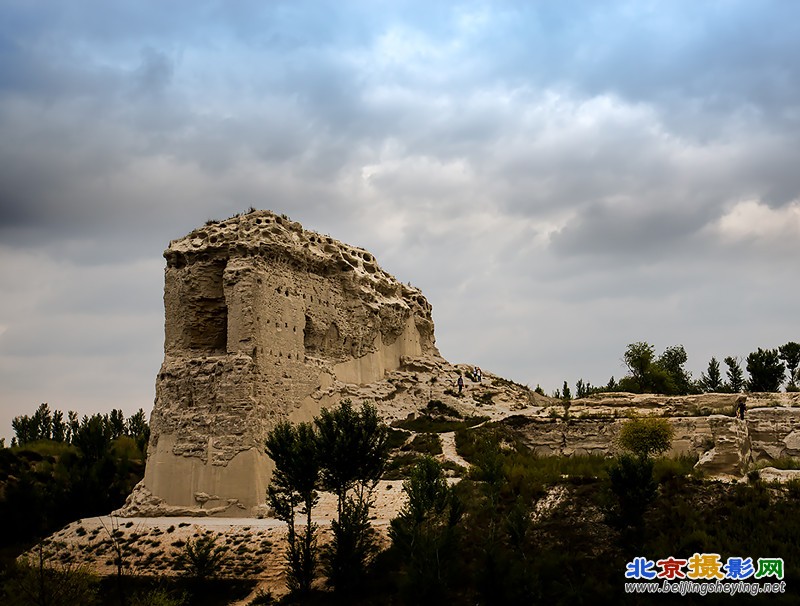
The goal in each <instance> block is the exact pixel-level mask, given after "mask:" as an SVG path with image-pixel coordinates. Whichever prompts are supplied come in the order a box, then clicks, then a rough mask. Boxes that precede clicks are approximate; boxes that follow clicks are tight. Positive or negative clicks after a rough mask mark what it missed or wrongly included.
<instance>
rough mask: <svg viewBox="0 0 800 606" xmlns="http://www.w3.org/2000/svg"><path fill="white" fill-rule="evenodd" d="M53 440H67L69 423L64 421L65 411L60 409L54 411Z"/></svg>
mask: <svg viewBox="0 0 800 606" xmlns="http://www.w3.org/2000/svg"><path fill="white" fill-rule="evenodd" d="M52 440H53V441H54V442H66V440H67V424H66V423H64V413H63V412H61V411H60V410H56V411H55V412H53V423H52Z"/></svg>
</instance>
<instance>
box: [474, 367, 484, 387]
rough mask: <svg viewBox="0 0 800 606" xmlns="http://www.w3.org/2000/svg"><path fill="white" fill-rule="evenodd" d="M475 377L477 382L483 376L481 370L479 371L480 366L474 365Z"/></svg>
mask: <svg viewBox="0 0 800 606" xmlns="http://www.w3.org/2000/svg"><path fill="white" fill-rule="evenodd" d="M475 378H476V379H477V380H478V383H480V382H481V378H483V372H482V371H481V367H480V366H476V367H475Z"/></svg>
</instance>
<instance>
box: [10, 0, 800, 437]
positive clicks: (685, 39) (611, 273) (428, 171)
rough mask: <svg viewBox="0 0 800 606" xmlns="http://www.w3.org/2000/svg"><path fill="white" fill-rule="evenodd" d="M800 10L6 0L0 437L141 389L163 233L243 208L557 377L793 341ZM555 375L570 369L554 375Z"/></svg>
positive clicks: (447, 348)
mask: <svg viewBox="0 0 800 606" xmlns="http://www.w3.org/2000/svg"><path fill="white" fill-rule="evenodd" d="M798 22H800V3H797V2H788V1H783V0H777V1H769V0H764V1H761V2H751V1H745V0H743V1H735V0H730V1H714V0H708V1H704V2H696V1H694V0H687V1H681V0H670V1H664V2H658V1H647V0H639V1H619V2H611V1H608V2H606V1H599V0H598V1H595V0H592V1H588V0H587V1H585V2H581V1H559V2H510V1H509V2H430V1H427V2H420V1H406V2H404V1H395V2H383V1H381V0H372V1H362V2H354V1H347V0H336V1H330V2H328V1H324V0H319V1H313V2H312V1H298V0H292V1H287V2H283V1H278V0H273V1H270V2H264V1H263V0H252V1H249V0H236V1H229V2H222V1H219V2H207V1H203V0H192V1H188V0H172V1H171V2H170V3H168V4H165V3H163V2H154V1H152V2H151V1H144V0H136V1H119V0H74V1H71V2H44V1H37V0H0V437H6V440H7V443H8V441H9V439H10V436H11V435H12V431H11V419H12V418H13V417H14V416H16V415H19V414H30V413H32V412H33V411H34V410H35V408H36V407H37V406H38V404H39V403H40V402H48V403H49V404H50V407H51V408H55V409H60V410H63V411H66V410H76V411H78V412H79V413H81V414H84V413H89V414H91V413H92V412H107V411H109V410H110V409H111V408H122V409H123V410H124V411H125V413H126V414H131V413H133V412H135V411H136V410H137V409H139V408H143V409H144V410H145V411H147V412H149V411H150V410H151V409H152V404H153V398H154V392H155V377H156V373H157V372H158V368H159V366H160V364H161V361H162V359H163V330H164V329H163V326H164V315H163V314H164V312H163V300H162V296H163V268H164V259H163V257H162V253H163V250H164V249H165V248H166V247H167V246H168V244H169V241H170V240H172V239H176V238H180V237H182V236H184V235H185V234H187V233H188V232H189V231H191V230H192V229H194V228H195V227H198V226H200V225H202V224H203V223H204V222H205V221H206V220H207V219H224V218H227V217H229V216H231V215H233V214H234V213H237V212H241V211H243V210H245V209H247V208H248V207H250V206H253V207H256V208H259V209H271V210H273V211H275V212H278V213H285V214H287V215H289V216H290V217H291V218H292V219H294V220H296V221H300V222H301V223H302V224H303V226H304V227H305V228H306V229H310V230H314V231H317V232H320V233H323V234H329V235H331V236H333V237H335V238H337V239H339V240H341V241H344V242H347V243H348V244H352V245H356V246H362V247H364V248H366V249H368V250H369V251H371V252H372V253H373V254H374V255H375V256H376V257H377V260H378V262H379V263H380V265H381V266H382V267H383V268H384V269H386V270H387V271H389V272H390V273H392V274H393V275H395V276H396V277H397V278H398V279H399V280H401V281H403V282H410V283H412V284H414V285H415V286H418V287H420V288H421V289H422V290H423V292H424V294H425V295H426V297H427V298H428V300H429V301H430V303H431V304H432V305H433V317H434V322H435V324H436V338H437V344H438V346H439V349H440V351H441V353H442V354H443V355H444V356H445V357H446V358H447V359H449V360H450V361H452V362H466V363H472V364H477V365H479V366H481V367H482V368H483V369H484V370H485V371H490V372H494V373H497V374H500V375H502V376H505V377H507V378H510V379H513V380H515V381H518V382H520V383H527V384H529V385H530V386H531V387H534V386H535V385H537V384H539V385H541V386H542V387H543V388H544V389H545V390H546V391H547V392H548V393H549V392H551V391H553V390H554V389H556V388H558V387H561V384H562V382H563V381H564V380H567V381H569V383H570V385H573V386H574V383H575V382H576V381H577V380H578V379H579V378H582V379H583V380H584V381H590V382H591V383H593V384H605V383H606V382H607V381H608V379H609V377H610V376H611V375H614V376H615V377H617V378H619V377H620V376H622V375H624V374H625V368H624V367H623V365H622V362H621V357H622V354H623V352H624V350H625V347H626V345H627V344H629V343H632V342H635V341H648V342H650V343H652V344H653V345H654V346H655V348H656V351H657V352H660V351H662V350H663V349H664V348H665V347H668V346H671V345H676V344H682V345H684V347H685V348H686V351H687V353H688V355H689V361H688V365H687V366H688V368H689V370H691V371H692V373H693V376H694V377H696V378H697V377H699V375H700V373H701V371H703V370H704V369H705V367H706V366H707V364H708V360H709V359H710V357H711V356H716V357H717V358H718V359H721V358H722V357H724V356H727V355H734V356H739V357H745V356H746V355H747V354H748V353H749V352H751V351H754V350H755V349H756V348H757V347H770V348H772V347H777V346H778V345H781V344H783V343H785V342H787V341H790V340H795V341H800V326H799V323H800V322H799V321H798V308H799V306H798V299H799V298H800V283H798V273H799V272H798V253H799V252H800V60H799V59H798V57H800V36H798V35H797V23H798ZM573 389H574V388H573Z"/></svg>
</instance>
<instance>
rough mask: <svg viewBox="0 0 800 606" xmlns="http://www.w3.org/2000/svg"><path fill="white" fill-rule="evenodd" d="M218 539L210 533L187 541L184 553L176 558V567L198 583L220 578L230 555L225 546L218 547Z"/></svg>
mask: <svg viewBox="0 0 800 606" xmlns="http://www.w3.org/2000/svg"><path fill="white" fill-rule="evenodd" d="M217 539H218V537H216V536H214V535H213V534H212V533H210V532H207V533H205V534H203V535H201V536H199V537H195V538H189V539H187V541H186V544H185V545H184V547H183V551H182V552H181V553H179V554H178V555H177V556H176V557H175V567H176V568H177V569H178V570H181V571H182V572H183V573H184V574H185V575H186V576H188V577H189V578H190V579H192V580H193V581H197V582H204V581H207V580H208V579H212V578H214V577H216V576H219V574H220V572H221V569H222V567H223V565H224V564H225V563H226V562H227V560H228V557H229V555H228V548H227V547H226V546H225V545H217Z"/></svg>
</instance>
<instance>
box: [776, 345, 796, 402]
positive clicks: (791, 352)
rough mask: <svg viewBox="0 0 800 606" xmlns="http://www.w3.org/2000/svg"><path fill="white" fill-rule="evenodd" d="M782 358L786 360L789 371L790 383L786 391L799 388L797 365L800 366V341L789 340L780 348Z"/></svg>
mask: <svg viewBox="0 0 800 606" xmlns="http://www.w3.org/2000/svg"><path fill="white" fill-rule="evenodd" d="M778 351H779V353H780V357H781V360H783V361H784V362H786V369H787V370H788V371H789V383H788V385H787V386H786V391H795V390H797V383H796V381H797V378H798V376H797V367H798V366H800V343H796V342H795V341H789V342H788V343H786V344H785V345H781V346H780V347H779V348H778Z"/></svg>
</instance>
